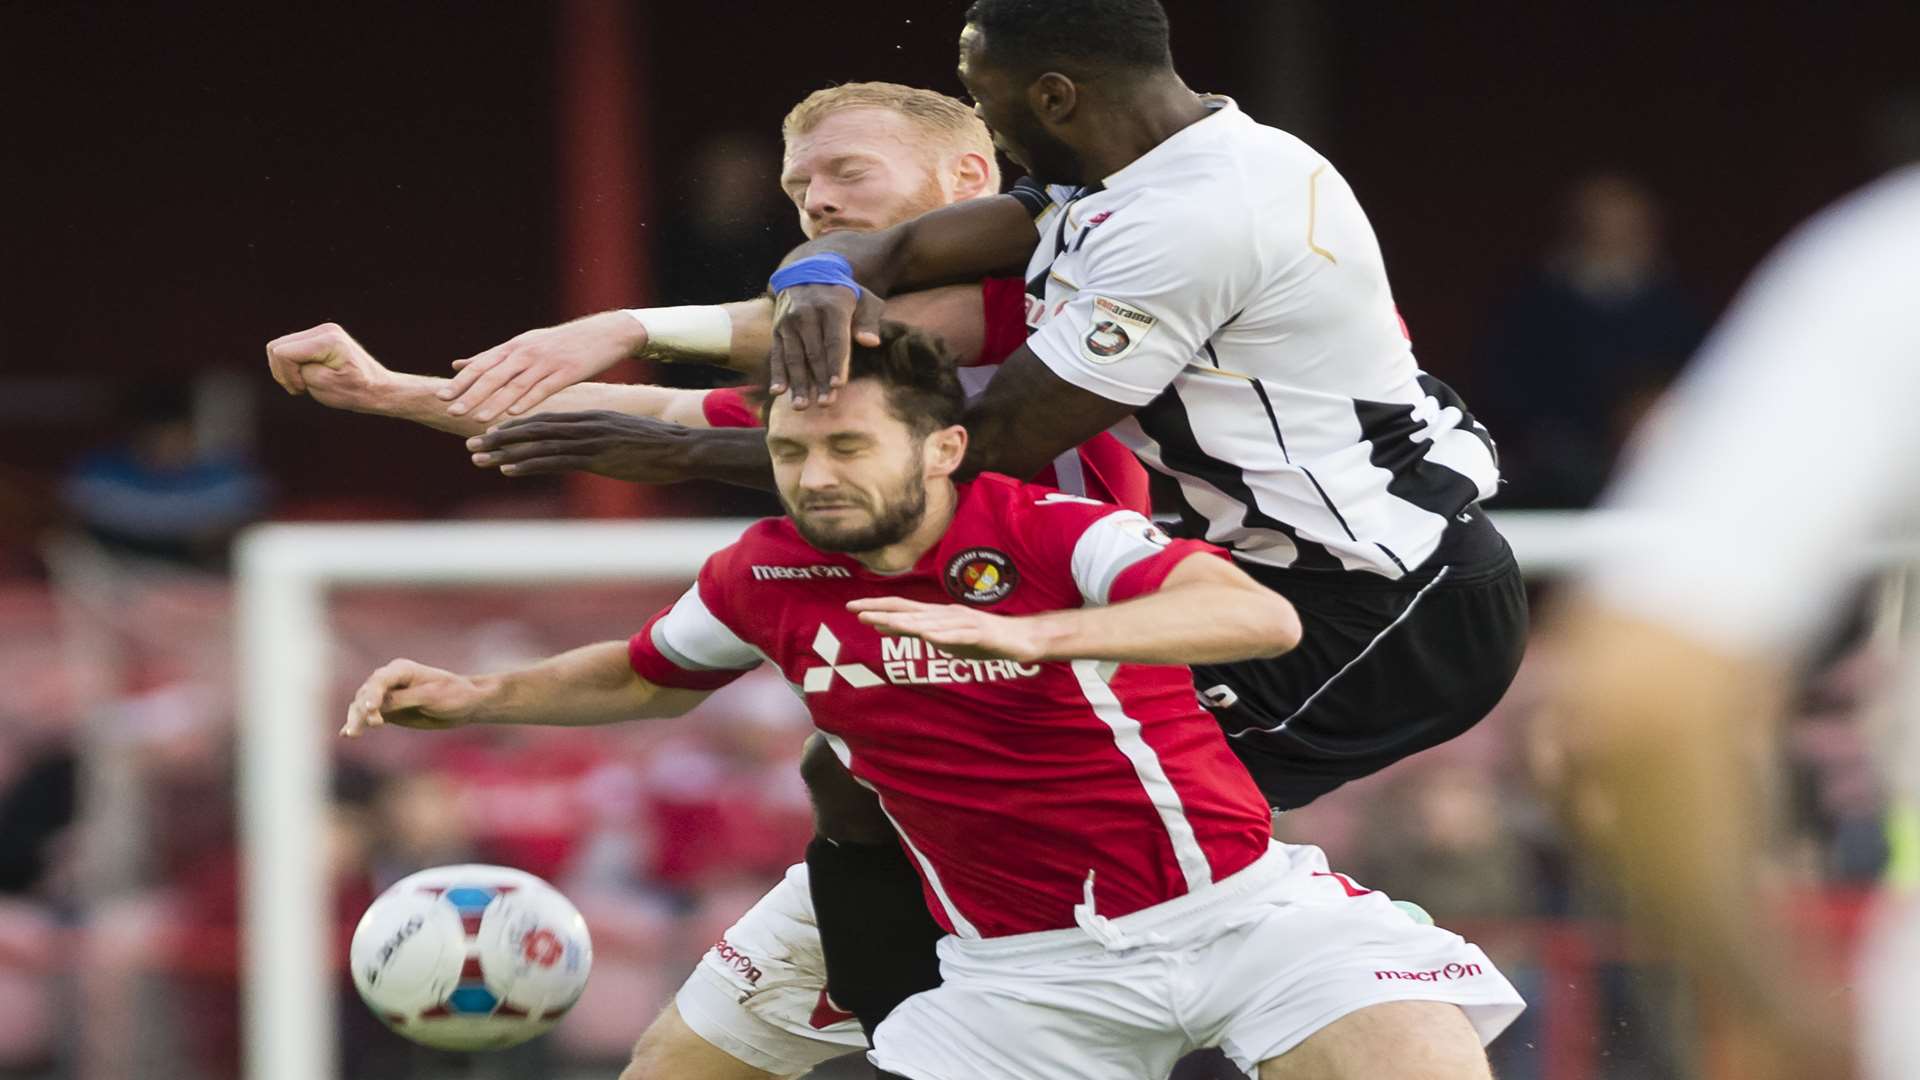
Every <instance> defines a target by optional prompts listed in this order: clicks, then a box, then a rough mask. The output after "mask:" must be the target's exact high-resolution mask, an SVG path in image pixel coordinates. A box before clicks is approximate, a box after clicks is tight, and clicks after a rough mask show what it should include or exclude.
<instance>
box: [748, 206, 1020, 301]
mask: <svg viewBox="0 0 1920 1080" xmlns="http://www.w3.org/2000/svg"><path fill="white" fill-rule="evenodd" d="M1038 243H1039V234H1037V233H1036V232H1034V228H1033V220H1032V219H1031V218H1029V217H1028V216H1027V211H1026V208H1025V207H1024V206H1022V205H1021V204H1020V201H1019V200H1017V199H1013V198H1009V197H1006V196H995V197H993V198H987V199H968V200H966V201H965V202H960V203H955V204H953V205H952V206H947V207H943V208H941V209H938V210H934V211H931V212H929V213H925V214H922V215H920V216H919V217H917V218H912V219H910V220H908V221H904V222H901V223H900V224H898V225H895V226H893V227H892V228H888V229H880V230H877V231H875V232H869V233H859V232H854V231H852V230H843V231H840V232H834V233H828V234H827V235H826V236H823V237H820V238H819V239H817V240H811V241H808V242H807V243H805V244H802V245H800V246H799V247H797V248H795V249H794V250H793V252H792V253H791V254H789V255H788V256H787V258H786V259H785V260H784V261H783V262H782V265H785V264H786V263H791V262H793V261H794V260H796V259H802V258H806V257H807V256H809V255H821V254H825V253H829V252H831V253H833V254H837V255H840V256H841V257H843V258H845V259H846V260H847V263H848V264H849V265H850V266H852V267H853V277H854V280H856V281H858V282H859V283H860V284H861V285H862V286H864V287H866V288H867V289H869V290H871V291H873V292H876V293H878V294H880V295H881V296H883V297H884V296H892V295H893V294H894V293H896V292H899V291H901V290H905V289H925V288H930V287H932V286H935V285H949V284H953V283H956V282H970V281H979V280H980V279H981V278H985V277H990V276H993V275H995V274H998V273H1003V272H1009V271H1018V270H1021V269H1024V267H1025V266H1026V262H1027V258H1028V256H1030V255H1032V254H1033V249H1034V247H1035V246H1036V245H1037V244H1038Z"/></svg>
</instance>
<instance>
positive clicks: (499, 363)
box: [440, 349, 539, 416]
mask: <svg viewBox="0 0 1920 1080" xmlns="http://www.w3.org/2000/svg"><path fill="white" fill-rule="evenodd" d="M534 360H535V357H534V355H533V353H532V352H531V351H529V350H527V349H518V350H515V351H512V352H507V353H504V354H502V355H501V356H500V358H499V359H496V360H494V361H492V362H490V363H486V366H485V367H484V368H483V367H482V366H481V365H482V363H485V362H484V361H482V360H481V359H480V358H479V357H475V358H474V362H473V363H471V364H468V365H467V366H466V367H465V368H463V369H461V371H460V374H458V375H455V376H454V377H453V380H452V381H451V382H449V383H448V384H447V385H446V386H445V387H443V388H442V389H441V390H440V397H441V398H443V399H445V398H447V396H448V391H450V390H454V388H455V387H456V386H458V385H459V383H460V381H461V380H463V379H465V380H467V385H466V387H465V388H464V389H460V390H458V391H456V392H455V393H454V394H453V396H452V399H451V400H450V401H449V402H448V404H447V413H448V414H449V415H451V416H465V415H466V414H467V413H469V412H473V411H474V410H476V409H478V408H480V407H482V406H484V405H490V404H491V403H492V398H493V396H494V394H496V393H498V392H499V391H500V390H501V389H502V388H503V387H505V386H506V385H507V384H508V383H509V382H512V381H513V380H514V379H516V378H519V377H520V376H521V375H524V374H526V372H527V369H528V367H529V366H530V365H531V364H532V363H533V362H534ZM469 376H471V378H469ZM538 378H539V375H534V376H532V377H530V378H528V380H527V381H526V382H525V383H524V384H522V385H523V388H524V387H528V386H532V385H533V383H534V381H535V380H537V379H538ZM511 403H512V398H507V399H505V400H502V401H501V402H500V403H499V406H498V409H497V410H496V412H499V411H505V409H506V407H507V406H508V405H509V404H511Z"/></svg>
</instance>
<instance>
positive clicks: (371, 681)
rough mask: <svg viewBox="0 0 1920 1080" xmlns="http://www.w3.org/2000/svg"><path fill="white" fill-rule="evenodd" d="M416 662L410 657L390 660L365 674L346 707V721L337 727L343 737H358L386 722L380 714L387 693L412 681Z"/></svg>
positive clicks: (417, 666) (417, 668) (416, 666)
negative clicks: (369, 673) (339, 727)
mask: <svg viewBox="0 0 1920 1080" xmlns="http://www.w3.org/2000/svg"><path fill="white" fill-rule="evenodd" d="M418 670H419V665H418V664H415V663H414V662H413V661H411V660H393V661H390V662H388V663H386V664H384V665H382V666H381V667H379V668H378V669H376V670H375V671H374V673H373V674H371V675H369V676H367V681H366V682H364V683H361V684H360V689H359V690H358V691H356V692H355V693H354V695H353V702H352V703H351V704H349V705H348V706H347V722H346V725H345V726H344V727H342V728H341V729H340V734H341V735H342V736H344V737H346V738H349V739H354V738H358V737H359V736H360V735H361V733H362V732H365V731H367V730H368V729H369V728H376V727H380V726H382V725H383V724H385V723H386V722H387V720H386V717H385V716H383V715H382V714H381V709H382V708H383V707H385V705H386V701H387V695H388V693H389V692H390V691H392V690H393V689H394V688H396V687H404V686H406V685H408V684H410V683H411V682H412V681H413V678H414V676H415V674H416V672H417V671H418Z"/></svg>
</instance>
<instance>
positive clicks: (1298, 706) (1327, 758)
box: [1193, 508, 1527, 810]
mask: <svg viewBox="0 0 1920 1080" xmlns="http://www.w3.org/2000/svg"><path fill="white" fill-rule="evenodd" d="M1238 565H1239V566H1240V568H1241V569H1242V570H1245V571H1246V572H1247V573H1248V574H1250V575H1252V576H1253V577H1254V578H1255V579H1256V580H1258V581H1259V582H1260V583H1261V584H1263V585H1266V586H1267V587H1268V588H1270V589H1273V590H1274V591H1275V592H1278V593H1279V594H1281V595H1282V596H1285V597H1286V598H1287V599H1288V600H1290V601H1292V603H1293V606H1294V608H1295V610H1297V611H1298V612H1299V613H1300V623H1301V627H1302V631H1303V632H1302V635H1301V639H1300V645H1299V647H1298V648H1295V649H1294V650H1293V651H1292V652H1289V653H1287V654H1286V655H1284V656H1280V657H1276V658H1274V659H1271V660H1248V661H1241V662H1239V663H1233V664H1196V665H1194V668H1193V684H1194V688H1195V689H1197V690H1198V691H1199V692H1200V696H1201V698H1202V699H1203V700H1205V701H1206V702H1207V704H1208V707H1209V708H1211V709H1212V710H1213V712H1214V716H1215V717H1216V718H1217V719H1218V720H1219V721H1220V726H1221V728H1222V729H1223V730H1224V731H1225V732H1226V733H1227V742H1228V743H1229V744H1230V745H1232V747H1233V749H1234V752H1235V753H1237V754H1238V755H1239V756H1240V760H1241V761H1243V762H1245V763H1246V766H1247V771H1249V772H1250V773H1252V774H1253V779H1254V781H1255V782H1256V783H1257V784H1259V785H1260V790H1261V791H1262V792H1264V793H1265V794H1266V796H1267V800H1268V801H1269V802H1270V803H1272V804H1273V806H1274V807H1275V808H1277V809H1281V810H1287V809H1291V808H1293V807H1297V806H1303V805H1305V804H1307V803H1309V802H1312V801H1313V800H1314V799H1316V798H1318V797H1320V796H1321V795H1324V794H1326V793H1327V792H1329V791H1332V790H1333V789H1334V788H1337V787H1339V786H1340V785H1341V784H1344V783H1346V782H1347V781H1349V780H1354V779H1358V778H1359V777H1362V776H1366V775H1368V774H1369V773H1373V772H1378V771H1379V770H1381V769H1384V768H1386V767H1387V766H1388V765H1391V764H1393V763H1394V762H1396V761H1399V760H1400V759H1401V758H1404V757H1407V756H1409V755H1411V754H1415V753H1418V752H1419V751H1421V750H1425V749H1427V748H1428V747H1431V746H1437V745H1439V744H1440V743H1443V742H1445V741H1447V740H1448V739H1451V738H1453V737H1454V736H1456V735H1459V734H1460V733H1462V732H1464V731H1466V730H1467V729H1468V728H1470V727H1472V726H1473V725H1474V724H1477V723H1479V722H1480V719H1481V718H1482V717H1484V716H1486V715H1487V713H1488V712H1490V711H1491V710H1492V709H1493V707H1494V705H1496V704H1498V703H1499V701H1500V698H1501V697H1502V695H1504V694H1505V693H1506V692H1507V687H1508V686H1509V685H1510V684H1512V682H1513V676H1514V673H1515V672H1516V671H1518V670H1519V668H1520V656H1521V653H1522V652H1524V651H1525V649H1526V639H1527V595H1526V590H1525V588H1524V587H1523V585H1522V583H1521V580H1520V568H1519V566H1518V565H1516V564H1515V563H1514V561H1513V552H1512V550H1511V549H1509V548H1508V547H1507V543H1506V541H1505V540H1504V539H1503V538H1502V537H1501V536H1500V534H1499V533H1498V532H1496V531H1495V530H1494V528H1493V526H1492V525H1491V524H1488V523H1487V522H1486V518H1485V515H1483V514H1482V513H1480V512H1479V510H1478V509H1477V508H1476V509H1475V510H1474V511H1472V513H1471V520H1470V521H1469V522H1468V523H1466V524H1463V525H1460V526H1457V527H1456V528H1454V529H1451V530H1449V535H1448V537H1447V538H1446V540H1444V541H1443V543H1442V546H1441V550H1440V551H1438V552H1436V553H1435V555H1434V557H1433V558H1430V559H1429V560H1428V562H1427V565H1425V566H1422V567H1421V568H1420V570H1419V571H1418V572H1416V573H1414V574H1410V575H1408V576H1407V577H1405V578H1402V579H1400V580H1398V581H1388V580H1386V579H1384V578H1379V577H1376V576H1373V575H1366V574H1357V573H1341V574H1327V573H1324V572H1322V573H1314V572H1310V571H1294V570H1274V569H1269V568H1266V567H1261V566H1256V565H1252V564H1249V563H1245V562H1241V563H1239V564H1238Z"/></svg>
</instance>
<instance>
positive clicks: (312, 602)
mask: <svg viewBox="0 0 1920 1080" xmlns="http://www.w3.org/2000/svg"><path fill="white" fill-rule="evenodd" d="M746 525H747V522H745V521H742V520H733V521H725V520H722V521H714V520H706V521H652V522H644V523H626V522H622V523H608V522H574V521H568V522H544V523H524V524H523V523H510V524H505V523H503V524H494V523H487V524H477V523H475V524H394V525H385V524H382V525H297V524H286V525H263V526H259V527H257V528H254V529H251V530H248V531H247V532H246V533H245V534H243V535H242V536H241V537H240V539H239V541H238V543H237V547H236V555H235V583H234V585H235V587H234V592H235V599H234V603H235V627H234V629H235V641H236V647H237V650H238V656H237V659H238V665H237V673H236V675H237V678H238V680H239V687H238V691H239V692H238V695H237V697H236V699H235V700H236V703H237V705H238V709H239V722H238V723H237V724H236V737H237V740H238V766H239V767H238V773H239V776H238V784H239V790H238V805H239V812H240V818H241V820H240V823H239V825H240V850H241V862H242V878H241V904H242V917H241V923H242V935H243V937H242V962H241V978H242V980H243V981H242V994H241V1002H242V1005H241V1007H242V1010H243V1012H244V1016H243V1026H242V1038H243V1040H244V1055H245V1056H244V1060H245V1063H246V1076H248V1077H249V1078H251V1080H336V1078H337V1077H338V1075H339V1068H338V1063H337V1060H336V1059H337V1054H336V1047H335V1045H334V1041H335V1036H334V1032H335V1030H336V1016H335V1013H334V1005H335V997H334V983H333V970H334V963H333V958H331V957H330V956H328V955H327V954H328V952H329V951H330V950H331V949H332V947H333V924H332V917H331V903H330V901H331V897H330V896H329V895H328V890H329V889H330V887H331V883H330V882H328V881H327V880H326V877H325V873H324V870H323V867H322V856H321V853H322V852H323V851H324V837H323V829H324V816H325V807H326V802H327V786H328V781H329V777H330V776H331V773H332V749H331V746H330V743H329V740H330V739H331V738H332V737H333V732H334V731H336V730H337V729H338V728H339V726H340V722H341V721H343V720H344V717H345V713H346V703H345V702H330V701H327V700H326V697H325V691H326V688H327V687H329V686H330V685H332V681H331V680H332V675H333V672H331V671H330V670H329V659H330V656H329V653H330V649H329V644H330V637H329V634H328V632H327V618H326V598H327V593H328V592H329V591H331V590H333V589H336V588H343V587H351V586H356V585H394V584H404V585H414V586H418V585H444V586H459V585H483V584H492V585H551V584H559V583H574V584H577V583H581V582H595V581H621V582H625V583H631V584H649V583H651V584H661V583H673V582H685V581H690V580H692V578H693V576H694V575H695V574H696V573H697V572H698V571H699V569H700V564H701V563H702V562H704V561H705V560H706V558H707V556H708V555H710V554H712V553H713V552H715V551H717V550H719V549H720V548H722V547H725V546H726V545H728V544H730V543H732V542H733V541H734V540H736V539H738V538H739V536H740V533H741V532H742V530H744V529H745V527H746ZM335 713H337V714H338V715H337V716H335V715H333V714H335ZM330 716H331V717H332V719H333V720H334V721H335V722H333V723H329V722H328V720H329V717H330Z"/></svg>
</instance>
